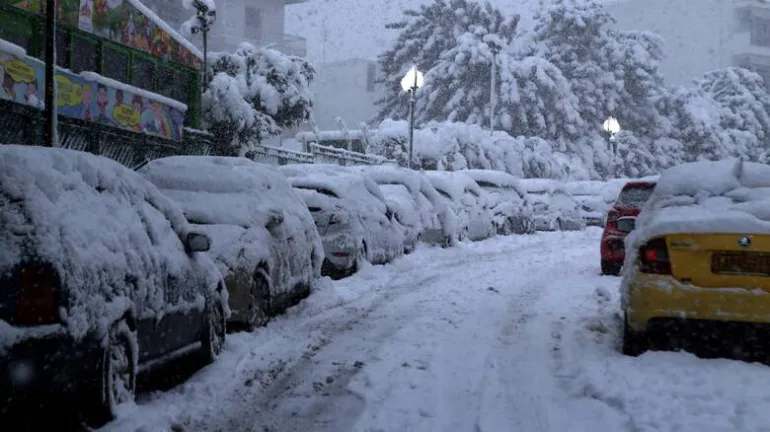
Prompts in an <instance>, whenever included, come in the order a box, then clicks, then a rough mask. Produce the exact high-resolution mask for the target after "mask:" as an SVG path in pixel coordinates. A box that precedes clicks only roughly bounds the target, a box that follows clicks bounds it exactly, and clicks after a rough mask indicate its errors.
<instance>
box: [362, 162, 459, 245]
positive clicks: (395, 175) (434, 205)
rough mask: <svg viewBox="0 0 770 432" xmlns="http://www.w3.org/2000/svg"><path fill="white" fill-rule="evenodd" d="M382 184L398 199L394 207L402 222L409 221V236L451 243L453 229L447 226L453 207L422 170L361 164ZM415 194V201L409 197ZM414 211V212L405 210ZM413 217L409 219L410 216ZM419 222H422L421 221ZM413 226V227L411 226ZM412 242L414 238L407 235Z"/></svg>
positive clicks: (386, 194) (437, 242)
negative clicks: (450, 207)
mask: <svg viewBox="0 0 770 432" xmlns="http://www.w3.org/2000/svg"><path fill="white" fill-rule="evenodd" d="M360 169H361V170H363V171H364V172H365V173H366V174H367V175H369V176H370V177H371V178H372V179H373V180H374V181H375V182H376V183H377V184H378V185H379V187H380V190H382V192H383V194H384V195H385V197H386V198H392V199H393V200H394V201H395V203H394V204H395V205H394V210H395V214H396V218H397V219H399V221H400V223H402V224H405V225H407V226H408V227H407V229H406V233H405V235H406V237H413V236H414V233H415V231H416V234H417V239H418V240H422V241H425V242H427V243H433V244H448V243H449V239H450V237H451V231H449V230H448V229H445V227H449V226H450V224H449V223H445V222H444V221H447V220H449V219H450V217H451V216H450V213H451V210H450V209H449V208H448V207H447V205H446V203H445V202H444V200H443V199H442V198H441V195H440V194H439V193H438V191H436V189H435V188H434V187H433V185H432V184H431V183H430V182H429V181H428V180H427V179H426V178H425V177H423V176H421V175H420V174H419V173H418V172H416V171H414V170H410V169H406V168H401V167H398V166H393V165H369V166H363V167H360ZM407 195H409V196H411V200H412V201H411V203H410V202H409V199H408V198H407ZM407 211H410V212H414V213H415V215H416V216H417V220H414V219H415V218H414V216H412V215H406V214H405V212H407ZM407 219H409V220H407ZM418 224H419V225H418ZM410 227H411V228H410ZM405 241H406V242H407V243H410V241H412V239H406V240H405Z"/></svg>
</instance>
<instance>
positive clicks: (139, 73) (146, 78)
mask: <svg viewBox="0 0 770 432" xmlns="http://www.w3.org/2000/svg"><path fill="white" fill-rule="evenodd" d="M154 82H155V63H153V61H152V60H150V59H148V58H146V57H142V56H139V55H134V66H133V71H132V74H131V85H133V86H136V87H139V88H142V89H145V90H149V91H155V86H154V85H153V83H154Z"/></svg>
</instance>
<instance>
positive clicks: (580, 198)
mask: <svg viewBox="0 0 770 432" xmlns="http://www.w3.org/2000/svg"><path fill="white" fill-rule="evenodd" d="M564 186H565V189H566V191H567V193H568V194H570V195H571V196H572V197H573V198H575V201H577V202H578V204H579V205H580V216H581V217H582V218H583V220H584V221H585V223H586V225H587V226H603V225H604V217H605V215H606V214H607V211H608V210H609V209H610V207H612V203H613V202H614V201H615V200H614V198H613V199H607V198H606V197H605V196H606V195H609V194H608V193H607V191H608V190H609V188H608V185H607V182H603V181H598V180H582V181H571V182H567V183H565V184H564ZM619 190H620V189H618V191H619ZM616 196H617V192H616Z"/></svg>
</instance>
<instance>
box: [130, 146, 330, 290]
mask: <svg viewBox="0 0 770 432" xmlns="http://www.w3.org/2000/svg"><path fill="white" fill-rule="evenodd" d="M141 173H142V174H144V176H145V178H147V179H148V180H150V181H151V182H152V183H154V184H155V185H156V186H157V187H158V188H159V189H160V190H162V191H163V192H164V193H165V194H166V195H167V196H169V197H170V198H171V199H173V200H174V201H175V202H176V203H178V204H179V205H180V206H181V207H182V209H183V210H184V213H185V215H186V216H187V218H188V219H189V221H190V222H192V223H193V224H196V228H197V229H200V230H202V231H204V232H207V233H209V234H210V236H211V238H212V247H211V252H210V254H211V255H212V257H214V258H215V260H216V262H217V264H219V267H220V270H221V271H222V273H223V274H227V273H229V272H232V271H235V270H243V271H247V272H249V273H250V272H252V271H253V270H254V269H255V268H256V267H257V266H258V265H259V264H260V263H262V262H265V263H267V264H268V267H269V268H270V269H276V271H275V272H274V273H273V274H278V275H280V278H279V280H280V282H283V283H279V284H276V285H278V286H276V287H275V288H276V290H277V291H280V290H291V289H293V287H294V286H295V285H296V283H298V282H304V283H311V282H312V281H313V279H315V278H316V277H318V276H320V264H321V262H322V261H323V255H322V252H323V247H322V245H321V239H320V236H319V235H318V232H317V231H316V228H315V225H314V223H313V219H312V217H311V215H310V213H309V211H308V209H307V207H306V206H305V205H304V202H303V201H302V198H301V197H300V196H299V195H297V193H295V191H294V190H293V189H292V187H291V186H290V185H289V183H288V182H287V181H286V178H285V177H284V176H283V175H282V174H281V173H280V172H278V170H276V169H274V168H272V167H270V166H268V165H263V164H259V163H256V162H252V161H250V160H248V159H246V158H234V157H217V156H172V157H167V158H162V159H156V160H154V161H151V162H150V163H148V164H147V165H146V166H144V167H143V168H142V169H141ZM278 220H282V222H281V223H279V224H278V225H277V226H276V227H275V228H273V229H270V228H269V226H270V225H273V224H275V223H276V221H278ZM289 237H292V238H293V240H292V241H289V240H288V238H289ZM292 257H293V258H292ZM291 259H294V260H296V261H297V264H298V265H297V267H298V268H297V269H287V267H289V266H288V265H287V264H286V262H287V261H288V260H291ZM289 270H291V271H289ZM292 271H293V272H294V273H292Z"/></svg>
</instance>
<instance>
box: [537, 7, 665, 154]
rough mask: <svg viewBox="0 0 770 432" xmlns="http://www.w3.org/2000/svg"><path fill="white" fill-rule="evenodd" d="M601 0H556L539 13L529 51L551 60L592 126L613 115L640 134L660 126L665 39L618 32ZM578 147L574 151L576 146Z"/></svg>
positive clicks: (596, 125) (590, 126) (581, 112)
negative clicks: (658, 106) (658, 102)
mask: <svg viewBox="0 0 770 432" xmlns="http://www.w3.org/2000/svg"><path fill="white" fill-rule="evenodd" d="M613 23H614V19H613V18H612V16H611V15H610V14H609V12H608V11H607V10H606V7H605V6H604V5H603V4H602V2H601V1H599V0H552V1H549V2H548V4H542V6H541V9H540V12H539V13H538V14H537V16H536V17H535V27H534V30H533V35H532V43H531V44H530V46H529V47H528V49H527V50H525V52H527V53H528V54H530V55H539V56H542V57H544V58H545V59H547V60H548V61H549V62H551V63H553V64H554V65H555V66H556V67H557V68H558V69H559V70H560V71H561V73H562V74H563V75H564V77H565V78H566V80H567V81H568V82H569V83H570V85H571V87H572V91H573V92H574V94H575V96H576V97H577V99H578V100H579V101H580V116H581V117H582V119H583V120H584V121H585V122H586V124H587V125H588V128H589V130H599V128H600V127H601V124H602V122H603V121H604V120H605V119H606V118H607V117H609V116H611V115H612V116H614V117H616V118H618V119H619V120H620V122H621V124H622V125H623V128H624V129H630V130H632V131H634V132H635V134H636V135H637V136H638V137H642V136H646V135H647V134H649V133H654V132H655V131H656V130H658V129H659V127H658V125H657V123H656V122H657V121H658V120H659V117H658V115H657V112H656V110H655V101H656V98H657V97H658V96H659V95H658V89H660V88H661V87H663V84H664V83H663V77H662V75H661V74H660V72H659V70H658V65H659V63H660V61H661V60H662V58H663V41H662V39H661V38H660V37H658V36H657V35H654V34H652V33H649V32H631V31H618V30H614V29H612V28H611V25H612V24H613ZM573 150H574V149H573Z"/></svg>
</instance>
